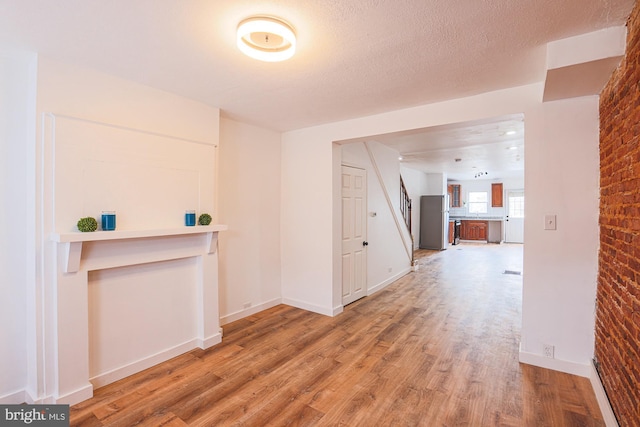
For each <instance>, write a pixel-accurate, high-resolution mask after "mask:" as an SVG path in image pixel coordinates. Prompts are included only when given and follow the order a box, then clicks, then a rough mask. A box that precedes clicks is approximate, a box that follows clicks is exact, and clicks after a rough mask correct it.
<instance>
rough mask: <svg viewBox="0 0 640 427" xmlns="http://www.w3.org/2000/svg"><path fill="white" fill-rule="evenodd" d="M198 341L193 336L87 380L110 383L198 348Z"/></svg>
mask: <svg viewBox="0 0 640 427" xmlns="http://www.w3.org/2000/svg"><path fill="white" fill-rule="evenodd" d="M215 336H220V335H219V334H216V335H215ZM215 336H214V337H215ZM209 339H211V337H210V338H207V340H209ZM214 339H215V338H214ZM199 341H202V340H198V339H195V338H194V339H192V340H189V341H187V342H185V343H182V344H179V345H177V346H175V347H171V348H168V349H166V350H163V351H160V352H158V353H156V354H152V355H151V356H148V357H145V358H143V359H140V360H136V361H135V362H131V363H128V364H126V365H124V366H121V367H119V368H116V369H112V370H110V371H108V372H103V373H101V374H99V375H96V376H95V377H93V378H89V381H91V383H92V384H93V386H94V387H95V388H98V387H102V386H105V385H107V384H111V383H112V382H115V381H118V380H120V379H122V378H125V377H128V376H129V375H133V374H135V373H138V372H140V371H143V370H145V369H147V368H150V367H152V366H155V365H157V364H158V363H162V362H166V361H167V360H169V359H171V358H174V357H176V356H179V355H181V354H183V353H186V352H188V351H191V350H193V349H194V348H198V347H199V345H198V344H199Z"/></svg>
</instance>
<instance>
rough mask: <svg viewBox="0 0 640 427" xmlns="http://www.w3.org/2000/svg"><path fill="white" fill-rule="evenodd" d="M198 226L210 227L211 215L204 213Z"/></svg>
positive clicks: (199, 218) (199, 219)
mask: <svg viewBox="0 0 640 427" xmlns="http://www.w3.org/2000/svg"><path fill="white" fill-rule="evenodd" d="M198 224H200V225H209V224H211V215H209V214H208V213H203V214H201V215H200V216H199V217H198Z"/></svg>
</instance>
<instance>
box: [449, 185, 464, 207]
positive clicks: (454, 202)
mask: <svg viewBox="0 0 640 427" xmlns="http://www.w3.org/2000/svg"><path fill="white" fill-rule="evenodd" d="M447 194H449V207H450V208H461V207H462V190H461V186H460V184H449V185H447Z"/></svg>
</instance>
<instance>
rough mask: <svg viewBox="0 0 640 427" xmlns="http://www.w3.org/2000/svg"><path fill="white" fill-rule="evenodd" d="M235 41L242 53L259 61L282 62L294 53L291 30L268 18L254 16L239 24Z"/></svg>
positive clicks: (275, 19) (283, 24)
mask: <svg viewBox="0 0 640 427" xmlns="http://www.w3.org/2000/svg"><path fill="white" fill-rule="evenodd" d="M236 41H237V45H238V49H240V50H241V51H242V53H244V54H245V55H247V56H249V57H251V58H254V59H257V60H260V61H266V62H278V61H284V60H287V59H289V58H291V57H292V56H293V54H294V53H295V52H296V34H295V33H294V31H293V28H291V26H290V25H289V24H287V23H286V22H284V21H282V20H280V19H278V18H273V17H269V16H254V17H251V18H247V19H245V20H244V21H242V22H240V24H238V31H237V39H236Z"/></svg>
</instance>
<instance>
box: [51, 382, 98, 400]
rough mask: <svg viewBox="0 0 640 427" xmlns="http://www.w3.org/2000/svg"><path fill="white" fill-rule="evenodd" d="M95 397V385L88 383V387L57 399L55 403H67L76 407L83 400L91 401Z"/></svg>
mask: <svg viewBox="0 0 640 427" xmlns="http://www.w3.org/2000/svg"><path fill="white" fill-rule="evenodd" d="M92 397H93V385H92V384H91V383H88V384H87V385H85V386H83V387H81V388H79V389H77V390H74V391H72V392H70V393H67V394H63V395H62V396H58V397H56V398H55V403H66V404H68V405H75V404H76V403H80V402H82V401H83V400H87V399H91V398H92Z"/></svg>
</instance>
